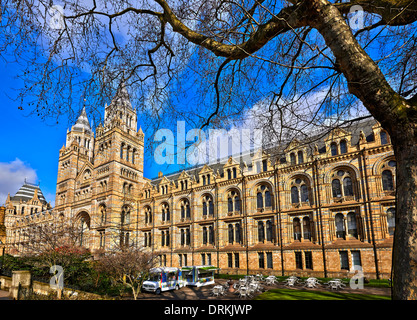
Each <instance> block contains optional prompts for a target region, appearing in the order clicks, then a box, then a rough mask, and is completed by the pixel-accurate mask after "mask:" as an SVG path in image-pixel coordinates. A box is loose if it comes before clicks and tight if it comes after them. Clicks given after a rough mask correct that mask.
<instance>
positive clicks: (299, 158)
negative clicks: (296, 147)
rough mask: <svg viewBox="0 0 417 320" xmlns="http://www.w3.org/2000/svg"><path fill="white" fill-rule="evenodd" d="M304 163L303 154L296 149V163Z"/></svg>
mask: <svg viewBox="0 0 417 320" xmlns="http://www.w3.org/2000/svg"><path fill="white" fill-rule="evenodd" d="M302 163H304V154H303V152H302V151H298V164H302Z"/></svg>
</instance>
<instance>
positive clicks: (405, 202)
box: [392, 137, 417, 300]
mask: <svg viewBox="0 0 417 320" xmlns="http://www.w3.org/2000/svg"><path fill="white" fill-rule="evenodd" d="M416 140H417V139H416V138H412V137H410V138H409V139H404V138H403V139H395V141H394V149H395V157H396V160H397V169H396V190H397V191H396V198H397V205H396V214H395V233H394V248H393V259H392V261H393V292H392V293H393V299H395V300H411V299H412V300H416V299H417V192H416V190H417V141H416Z"/></svg>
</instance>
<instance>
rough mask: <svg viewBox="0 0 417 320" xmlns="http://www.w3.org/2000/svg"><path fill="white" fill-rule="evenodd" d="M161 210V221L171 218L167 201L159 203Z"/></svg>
mask: <svg viewBox="0 0 417 320" xmlns="http://www.w3.org/2000/svg"><path fill="white" fill-rule="evenodd" d="M161 211H162V221H169V220H170V219H171V215H170V212H169V205H168V204H167V203H163V204H162V205H161Z"/></svg>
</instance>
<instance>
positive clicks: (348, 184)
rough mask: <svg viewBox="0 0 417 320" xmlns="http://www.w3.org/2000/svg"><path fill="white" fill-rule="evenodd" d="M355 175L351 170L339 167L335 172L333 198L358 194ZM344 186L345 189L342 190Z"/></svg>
mask: <svg viewBox="0 0 417 320" xmlns="http://www.w3.org/2000/svg"><path fill="white" fill-rule="evenodd" d="M353 178H354V176H352V174H351V173H350V171H349V170H344V169H339V170H338V171H336V172H335V173H334V174H333V180H332V193H333V198H341V197H342V196H345V197H354V196H355V195H356V191H355V185H354V181H355V180H354V179H353ZM342 186H343V190H342ZM345 200H352V199H345Z"/></svg>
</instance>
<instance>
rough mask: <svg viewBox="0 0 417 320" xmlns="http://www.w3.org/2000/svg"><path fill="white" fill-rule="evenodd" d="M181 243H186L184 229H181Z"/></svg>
mask: <svg viewBox="0 0 417 320" xmlns="http://www.w3.org/2000/svg"><path fill="white" fill-rule="evenodd" d="M181 245H182V246H183V245H185V233H184V229H181Z"/></svg>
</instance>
